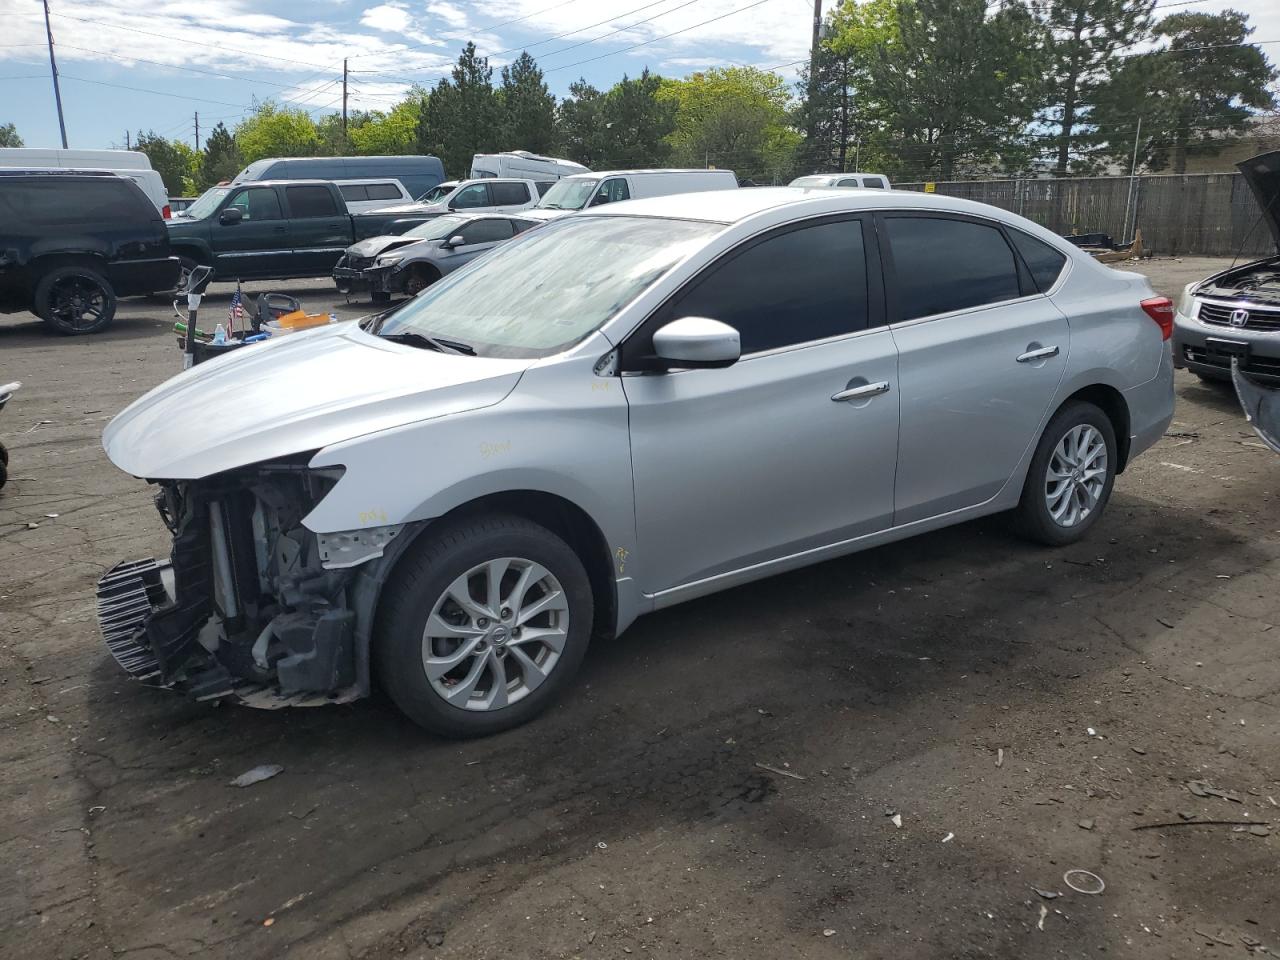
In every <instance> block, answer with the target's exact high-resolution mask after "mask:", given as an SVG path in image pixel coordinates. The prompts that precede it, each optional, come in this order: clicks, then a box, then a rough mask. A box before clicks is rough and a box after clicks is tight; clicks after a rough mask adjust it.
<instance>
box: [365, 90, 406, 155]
mask: <svg viewBox="0 0 1280 960" xmlns="http://www.w3.org/2000/svg"><path fill="white" fill-rule="evenodd" d="M423 99H424V95H423V93H422V91H421V90H416V91H412V92H411V93H410V94H409V97H408V99H406V100H402V101H401V102H400V103H397V104H396V105H395V106H394V107H392V108H391V111H390V112H389V113H383V112H381V111H379V110H375V111H374V112H372V113H370V114H367V115H366V116H364V117H363V118H362V119H361V122H360V123H357V124H349V126H348V137H349V139H350V143H351V151H350V152H352V153H356V154H359V155H362V156H367V157H385V156H400V155H402V154H409V153H413V152H414V151H415V150H416V149H417V147H418V143H417V139H418V121H419V120H420V119H421V116H422V103H423Z"/></svg>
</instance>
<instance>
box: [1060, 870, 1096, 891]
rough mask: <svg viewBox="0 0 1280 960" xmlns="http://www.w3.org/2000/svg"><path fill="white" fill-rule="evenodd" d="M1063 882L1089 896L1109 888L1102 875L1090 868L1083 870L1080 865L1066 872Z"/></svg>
mask: <svg viewBox="0 0 1280 960" xmlns="http://www.w3.org/2000/svg"><path fill="white" fill-rule="evenodd" d="M1062 882H1063V883H1065V884H1066V885H1067V886H1068V887H1070V888H1071V889H1072V890H1074V891H1075V892H1076V893H1085V894H1088V895H1089V896H1097V895H1098V894H1100V893H1101V892H1102V891H1103V890H1105V889H1107V885H1106V883H1105V882H1104V881H1103V879H1102V878H1101V877H1100V876H1098V875H1097V874H1096V873H1093V872H1092V871H1090V870H1081V869H1079V868H1078V867H1077V868H1076V869H1074V870H1068V871H1067V872H1066V873H1064V874H1063V875H1062Z"/></svg>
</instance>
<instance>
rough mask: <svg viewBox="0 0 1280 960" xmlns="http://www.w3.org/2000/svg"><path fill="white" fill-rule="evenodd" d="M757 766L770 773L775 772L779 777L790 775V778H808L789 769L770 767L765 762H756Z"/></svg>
mask: <svg viewBox="0 0 1280 960" xmlns="http://www.w3.org/2000/svg"><path fill="white" fill-rule="evenodd" d="M756 766H757V767H759V768H760V769H761V770H768V771H769V772H770V773H776V774H778V776H780V777H790V778H791V779H792V780H808V779H809V778H808V777H802V776H801V775H800V774H798V773H792V772H791V771H790V770H781V769H779V768H778V767H771V766H769V764H767V763H757V764H756Z"/></svg>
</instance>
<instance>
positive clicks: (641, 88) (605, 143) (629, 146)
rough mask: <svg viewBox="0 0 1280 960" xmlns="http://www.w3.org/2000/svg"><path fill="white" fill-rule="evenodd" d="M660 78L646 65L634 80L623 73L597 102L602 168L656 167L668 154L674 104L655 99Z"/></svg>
mask: <svg viewBox="0 0 1280 960" xmlns="http://www.w3.org/2000/svg"><path fill="white" fill-rule="evenodd" d="M661 88H662V78H661V77H659V76H658V75H657V74H653V73H650V72H649V71H648V69H647V68H646V69H645V70H644V71H643V72H642V73H641V74H640V76H638V77H636V78H635V79H634V80H631V79H629V78H628V77H627V76H626V75H625V74H624V75H623V77H622V79H621V80H620V81H618V82H617V83H616V84H614V85H613V88H612V89H611V90H610V91H609V92H608V93H606V94H605V95H604V98H603V102H602V103H601V105H600V117H599V119H600V120H601V121H603V123H602V124H601V126H602V127H603V129H602V131H601V141H602V143H601V154H602V157H601V160H600V165H601V167H603V168H604V169H606V170H607V169H615V170H616V169H620V168H625V167H660V166H662V165H663V164H665V163H667V162H668V161H669V160H670V157H671V144H670V143H668V142H667V139H666V138H667V137H668V135H670V134H671V133H672V132H673V131H674V130H675V114H676V105H675V104H674V103H673V102H671V101H669V100H659V99H658V91H659V90H660V89H661Z"/></svg>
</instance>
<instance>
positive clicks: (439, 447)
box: [99, 188, 1173, 736]
mask: <svg viewBox="0 0 1280 960" xmlns="http://www.w3.org/2000/svg"><path fill="white" fill-rule="evenodd" d="M1172 328H1173V305H1172V303H1170V301H1169V300H1167V299H1166V298H1163V297H1158V296H1156V295H1155V294H1154V293H1153V292H1152V290H1151V288H1150V286H1149V285H1148V284H1147V281H1146V280H1145V278H1143V277H1141V276H1138V275H1136V274H1132V273H1122V272H1120V271H1117V270H1113V269H1111V268H1110V267H1107V266H1104V265H1101V264H1098V263H1095V262H1094V261H1093V260H1092V259H1091V258H1090V257H1089V256H1088V255H1087V254H1085V253H1083V252H1082V251H1079V250H1077V249H1075V248H1074V247H1072V246H1071V245H1070V244H1069V243H1066V242H1065V241H1064V240H1062V239H1061V238H1059V237H1056V236H1054V235H1053V234H1051V233H1049V232H1047V231H1046V230H1044V229H1042V228H1041V227H1038V226H1037V225H1035V224H1034V223H1031V222H1030V221H1028V220H1024V219H1022V218H1020V217H1018V216H1015V215H1014V214H1011V213H1006V212H1004V211H1002V210H997V209H994V208H992V207H988V206H983V205H981V204H976V203H971V202H967V201H963V200H957V199H953V198H949V197H938V196H930V195H926V194H916V193H898V192H891V191H880V192H875V191H870V190H831V191H823V190H819V191H814V190H809V191H802V190H796V189H788V188H779V189H768V188H762V189H757V190H721V191H717V192H714V193H703V194H683V195H679V196H670V197H661V198H655V199H651V200H639V201H634V202H628V203H617V204H609V205H607V206H606V207H603V208H600V209H598V210H594V209H593V210H588V211H585V212H583V213H580V214H575V215H574V216H572V217H565V218H564V219H562V220H558V221H555V222H553V223H551V224H549V225H547V226H545V227H539V228H538V229H536V230H531V231H529V232H528V233H527V234H525V235H524V236H521V237H519V238H517V239H515V240H513V241H512V242H511V243H509V244H506V245H505V246H503V247H501V248H500V249H498V250H495V251H493V253H492V254H490V255H489V256H486V257H485V258H484V259H483V260H480V261H478V262H476V263H474V264H473V265H472V266H470V267H468V268H466V269H464V270H459V271H456V272H455V273H453V274H452V275H450V276H448V277H445V278H444V279H442V280H440V281H439V282H437V283H435V284H434V285H433V286H431V287H430V288H429V289H427V290H425V291H423V292H422V294H421V295H419V296H417V297H415V298H414V299H412V300H409V301H407V302H406V303H404V304H403V305H401V306H400V307H399V308H397V309H394V310H391V311H387V312H384V313H381V314H378V315H377V316H374V317H370V318H367V319H366V320H365V321H363V322H361V323H359V324H355V323H351V324H332V325H330V326H328V327H324V328H320V329H318V330H315V331H308V332H304V333H298V334H293V335H291V336H289V337H281V338H279V339H278V340H273V341H272V342H271V343H269V344H267V345H266V346H265V347H259V348H256V349H254V350H244V351H239V354H242V355H243V356H238V355H236V354H233V355H232V357H231V358H227V359H223V360H219V361H218V362H216V363H209V364H205V365H202V366H200V367H197V368H195V369H194V370H192V371H189V372H187V373H184V374H182V375H181V376H180V377H178V378H175V379H174V380H173V381H170V382H169V383H168V384H165V385H162V386H160V387H158V388H157V389H155V390H154V391H152V392H151V393H150V394H148V395H147V396H145V397H143V398H142V399H140V400H138V401H136V402H135V403H134V404H133V405H132V406H131V407H129V409H127V410H126V411H125V412H123V413H122V414H120V415H119V416H118V417H117V418H116V419H115V420H113V421H112V423H111V425H110V426H109V427H108V429H107V433H106V435H105V437H104V443H105V446H106V449H107V454H108V456H109V457H110V458H111V460H112V461H113V462H114V463H115V464H116V465H117V466H119V467H121V468H122V469H124V470H127V471H128V472H130V473H132V474H134V475H135V476H139V477H146V478H148V479H150V480H152V481H153V482H155V483H157V484H158V485H159V487H160V490H161V495H160V498H159V502H160V504H161V510H162V514H163V516H164V517H165V520H166V522H167V523H168V524H169V526H170V529H171V530H173V531H174V535H175V541H174V544H175V545H174V550H173V553H172V557H171V559H170V560H169V561H166V562H163V563H159V564H157V563H156V562H155V561H137V562H134V563H128V564H122V565H120V566H118V567H117V568H116V569H115V570H114V571H112V572H111V573H110V574H108V575H107V577H105V578H104V579H103V581H102V584H101V587H100V607H99V610H100V613H101V617H102V622H103V627H104V634H105V637H106V640H107V643H108V646H109V647H110V648H111V650H112V652H113V653H114V654H115V655H116V657H117V659H118V660H119V661H120V662H121V664H122V665H123V666H124V667H125V668H126V669H127V670H129V671H131V672H132V673H134V674H135V675H136V676H138V677H139V678H140V679H145V680H146V682H148V683H153V684H158V685H164V686H172V687H175V688H178V689H181V690H185V691H187V692H189V693H192V694H194V695H196V696H200V697H203V698H206V699H207V698H213V697H227V698H230V699H239V700H241V701H242V702H246V703H250V704H255V705H262V706H278V705H281V704H286V703H333V702H343V701H346V700H351V699H354V698H356V697H360V696H364V695H366V694H368V693H369V692H370V690H371V689H372V685H373V683H374V679H375V678H377V680H378V681H379V682H380V683H381V684H382V686H383V688H384V689H385V690H386V691H388V692H389V694H390V695H391V697H392V698H393V699H394V700H395V702H396V703H397V704H399V705H400V707H401V708H402V709H403V710H404V711H405V712H406V713H407V714H408V715H409V716H411V717H412V718H413V719H415V720H416V721H418V722H419V723H420V724H422V725H423V726H424V727H427V728H428V729H431V730H434V731H437V732H440V733H443V734H448V735H453V736H475V735H480V734H485V733H493V732H495V731H498V730H502V729H505V728H508V727H511V726H514V725H515V724H518V723H522V722H524V721H526V720H528V719H530V718H532V717H534V716H535V715H537V714H538V713H540V712H541V711H542V710H544V709H546V707H547V706H549V705H550V704H551V703H552V702H553V701H554V700H555V699H556V698H557V697H558V696H560V695H561V694H563V693H564V692H565V691H566V690H567V689H568V688H569V685H570V683H571V680H572V677H573V674H574V671H575V669H576V668H577V666H578V664H579V663H580V662H581V660H582V657H583V655H584V654H585V652H586V649H587V645H588V642H589V641H590V639H591V638H592V636H593V635H601V634H603V635H610V634H616V633H619V632H621V631H622V630H625V629H626V628H627V627H628V626H629V625H630V624H631V623H632V622H633V621H635V619H636V618H637V617H639V616H641V615H643V614H646V613H649V612H651V611H654V610H660V609H662V608H664V607H668V606H671V605H672V604H675V603H680V602H682V601H685V600H690V599H693V598H695V597H700V596H703V595H706V594H709V593H713V592H715V591H717V590H723V589H726V588H728V587H733V586H737V585H739V584H744V583H748V582H751V581H754V580H758V579H760V578H762V577H767V576H770V575H772V574H775V573H779V572H781V571H784V570H791V569H794V568H797V567H801V566H804V565H806V564H811V563H816V562H818V561H821V560H826V559H830V558H832V557H839V556H842V555H844V554H849V553H852V552H854V551H857V550H864V549H866V548H868V547H874V546H877V545H879V544H883V543H888V542H890V541H893V540H899V539H902V538H905V537H910V536H913V535H915V534H918V533H923V532H925V531H929V530H935V529H937V528H939V527H944V526H948V525H950V524H955V523H959V522H962V521H965V520H971V519H973V518H975V517H980V516H984V515H987V514H993V513H1002V512H1004V513H1009V514H1010V515H1011V517H1012V519H1013V520H1014V521H1015V522H1016V524H1017V526H1018V527H1019V528H1020V529H1021V530H1022V531H1023V532H1024V533H1025V534H1027V535H1028V536H1030V537H1032V538H1034V539H1035V540H1037V541H1039V542H1041V543H1044V544H1048V545H1050V546H1062V545H1064V544H1070V543H1073V542H1075V541H1078V540H1080V539H1081V538H1083V537H1085V536H1087V535H1088V534H1089V533H1090V531H1091V530H1093V529H1094V528H1095V527H1096V526H1097V525H1098V524H1099V523H1100V522H1101V521H1102V515H1103V510H1104V509H1105V507H1106V505H1107V501H1108V500H1109V498H1110V496H1111V491H1112V485H1113V483H1114V482H1115V478H1116V475H1117V474H1118V473H1120V472H1121V471H1122V470H1124V469H1125V467H1126V465H1128V464H1129V463H1130V462H1131V461H1132V460H1133V458H1134V457H1135V456H1137V455H1138V454H1140V453H1141V452H1142V451H1143V450H1145V449H1146V448H1148V447H1149V446H1151V445H1152V444H1153V443H1155V442H1156V440H1157V439H1159V437H1160V436H1161V435H1162V434H1163V433H1164V430H1165V427H1166V426H1167V425H1168V423H1169V421H1170V418H1171V417H1172V415H1173V364H1172V357H1171V353H1170V349H1169V337H1170V334H1171V332H1172ZM193 405H195V406H208V407H210V408H213V409H218V410H228V411H231V412H230V413H227V414H225V415H222V416H218V417H215V418H210V419H208V420H207V421H204V422H202V423H201V429H200V430H198V431H193V430H191V429H190V427H189V424H190V417H189V416H187V415H186V414H187V412H188V411H190V410H191V409H192V408H193ZM262 410H270V411H271V416H269V417H264V416H261V415H260V411H262ZM141 495H142V490H141V489H139V496H141ZM853 602H855V603H856V601H853ZM792 642H794V643H800V642H801V641H800V640H793V641H792Z"/></svg>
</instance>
